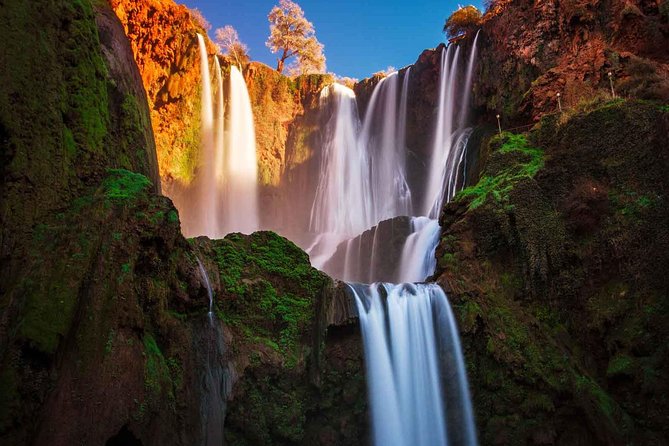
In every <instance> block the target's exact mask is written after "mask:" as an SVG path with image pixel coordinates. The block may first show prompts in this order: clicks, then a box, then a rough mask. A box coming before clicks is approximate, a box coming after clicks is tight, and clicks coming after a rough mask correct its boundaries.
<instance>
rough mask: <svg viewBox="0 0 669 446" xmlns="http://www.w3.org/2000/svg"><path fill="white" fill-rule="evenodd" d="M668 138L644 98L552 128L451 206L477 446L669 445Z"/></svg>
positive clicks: (499, 149)
mask: <svg viewBox="0 0 669 446" xmlns="http://www.w3.org/2000/svg"><path fill="white" fill-rule="evenodd" d="M621 128H624V129H625V132H620V130H619V129H621ZM668 130H669V115H668V113H667V110H666V107H660V106H657V105H653V104H649V103H641V102H635V101H622V100H617V101H613V102H594V103H591V104H589V105H587V106H583V108H582V109H580V110H578V111H573V112H572V113H570V114H564V115H549V116H546V117H544V118H543V119H542V120H541V122H540V124H539V125H538V126H536V127H535V128H534V129H533V130H532V131H531V132H530V133H529V135H527V136H523V135H511V134H504V135H503V136H502V137H496V138H494V139H493V140H492V141H491V142H490V143H489V145H488V149H489V150H488V153H489V156H488V157H487V160H486V161H487V162H486V168H485V170H484V171H483V174H482V177H481V179H480V181H479V182H478V184H476V185H475V186H472V187H470V188H468V189H466V190H465V191H464V192H463V193H462V194H461V195H460V196H459V199H457V200H456V201H455V202H452V203H451V204H449V205H447V206H446V208H445V211H444V214H443V215H442V218H441V223H442V226H443V235H442V239H441V243H440V246H439V248H438V251H437V258H438V261H439V273H438V281H439V283H441V284H442V286H443V287H444V288H445V289H447V290H449V295H450V298H451V300H452V302H453V303H454V307H455V310H456V313H457V314H458V316H459V321H460V328H461V332H462V340H463V348H464V351H465V356H466V358H467V363H468V366H467V368H468V371H469V377H470V383H471V388H472V394H473V399H474V407H475V410H476V417H477V420H478V426H479V432H480V437H481V441H482V444H602V445H604V444H606V445H613V444H621V445H622V444H661V443H662V442H663V441H666V438H667V435H668V434H669V432H668V431H667V428H666V423H665V422H664V421H663V416H664V415H663V414H665V415H666V413H667V411H668V410H669V408H668V407H667V406H666V401H665V399H664V398H663V397H661V396H660V395H664V394H665V393H666V391H667V389H666V383H665V382H664V381H663V380H662V379H658V377H660V376H665V375H666V374H667V372H669V370H668V369H667V364H669V361H668V360H669V357H668V356H667V350H666V348H665V347H664V344H665V343H664V342H663V341H662V339H664V338H665V337H666V334H667V333H666V326H667V325H666V322H667V317H668V316H669V314H668V313H667V308H668V307H667V295H668V294H667V291H668V290H669V281H668V280H667V278H666V277H665V276H664V275H662V274H658V271H662V270H664V269H666V267H667V265H669V257H668V256H667V252H669V251H667V248H669V245H668V244H669V234H668V232H667V227H669V226H668V223H669V214H668V213H667V207H666V205H665V203H666V200H667V197H668V195H667V193H668V192H669V189H668V186H669V185H668V184H667V181H666V172H667V169H669V152H667V148H668V147H669V140H668V136H667V135H669V131H668Z"/></svg>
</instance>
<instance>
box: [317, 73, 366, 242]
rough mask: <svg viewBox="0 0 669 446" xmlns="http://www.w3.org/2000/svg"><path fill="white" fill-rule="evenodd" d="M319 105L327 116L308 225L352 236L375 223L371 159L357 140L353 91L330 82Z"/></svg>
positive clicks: (357, 130)
mask: <svg viewBox="0 0 669 446" xmlns="http://www.w3.org/2000/svg"><path fill="white" fill-rule="evenodd" d="M320 106H321V109H322V110H323V112H324V113H326V116H328V117H329V118H328V119H327V122H326V123H325V125H324V127H323V131H322V132H323V135H324V137H323V146H322V148H321V151H322V152H321V166H320V178H319V182H318V187H317V189H316V195H315V197H314V202H313V206H312V208H311V218H310V222H309V227H310V229H311V230H313V231H315V232H317V233H320V234H323V233H330V234H340V235H342V236H349V237H352V236H354V235H357V234H359V233H361V232H362V231H364V230H365V229H367V228H369V227H370V226H372V225H373V224H374V220H373V215H372V213H373V211H372V207H371V206H372V203H371V190H370V181H369V173H368V172H369V169H370V166H369V163H370V160H369V156H368V154H367V153H366V152H365V150H363V147H361V146H360V144H358V132H359V128H360V120H359V118H358V107H357V104H356V101H355V93H353V90H351V89H350V88H348V87H345V86H343V85H340V84H332V85H330V86H329V87H326V88H324V89H323V90H322V91H321V96H320Z"/></svg>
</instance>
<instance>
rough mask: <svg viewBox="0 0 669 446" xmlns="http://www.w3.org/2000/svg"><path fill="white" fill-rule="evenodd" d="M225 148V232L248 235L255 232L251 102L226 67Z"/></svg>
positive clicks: (236, 75) (236, 73)
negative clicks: (227, 82) (226, 124)
mask: <svg viewBox="0 0 669 446" xmlns="http://www.w3.org/2000/svg"><path fill="white" fill-rule="evenodd" d="M228 109H229V112H228V115H229V117H228V119H229V120H228V122H229V127H228V143H227V144H226V147H228V150H227V152H226V155H227V157H226V167H227V170H226V174H227V175H226V182H227V187H226V200H225V202H226V205H227V207H226V208H227V212H226V214H225V232H244V233H247V234H248V233H251V232H253V231H257V230H258V229H259V218H258V192H257V187H258V186H257V184H258V161H257V157H256V138H255V129H254V126H253V112H252V111H251V100H250V99H249V93H248V90H247V89H246V82H245V81H244V77H243V76H242V73H240V72H239V70H238V69H237V67H235V66H234V65H233V66H231V67H230V99H229V101H228Z"/></svg>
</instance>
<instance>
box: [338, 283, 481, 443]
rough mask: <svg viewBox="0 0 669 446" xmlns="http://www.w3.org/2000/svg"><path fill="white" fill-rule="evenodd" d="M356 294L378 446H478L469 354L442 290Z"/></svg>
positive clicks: (377, 288) (372, 288)
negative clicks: (467, 366)
mask: <svg viewBox="0 0 669 446" xmlns="http://www.w3.org/2000/svg"><path fill="white" fill-rule="evenodd" d="M349 287H350V289H351V291H352V293H353V295H354V297H355V300H356V304H357V308H358V314H359V317H360V327H361V330H362V337H363V343H364V350H365V363H366V366H367V377H368V378H367V386H368V391H369V399H370V403H371V406H372V411H371V412H372V432H373V436H374V443H375V445H376V446H410V445H411V446H434V445H447V444H452V445H464V446H474V445H476V433H475V428H474V419H473V415H472V413H473V412H472V407H471V402H470V396H469V388H468V384H467V376H466V372H465V367H464V360H463V357H462V349H461V347H460V341H459V338H458V332H457V327H456V326H455V320H454V318H453V314H452V311H451V308H450V305H449V303H448V300H447V299H446V295H445V294H444V292H443V291H442V289H441V288H440V287H439V286H438V285H435V284H416V285H414V284H401V285H392V284H388V283H377V284H372V285H361V284H351V285H349ZM384 300H385V302H384ZM442 358H445V359H447V361H443V360H442ZM445 366H447V367H449V371H450V372H452V373H449V375H452V377H451V378H450V379H449V380H448V381H447V380H445V379H444V378H443V377H444V375H445V371H444V367H445Z"/></svg>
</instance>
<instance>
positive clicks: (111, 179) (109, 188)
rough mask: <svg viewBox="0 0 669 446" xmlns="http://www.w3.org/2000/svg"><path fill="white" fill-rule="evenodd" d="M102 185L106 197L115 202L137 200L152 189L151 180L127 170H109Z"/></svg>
mask: <svg viewBox="0 0 669 446" xmlns="http://www.w3.org/2000/svg"><path fill="white" fill-rule="evenodd" d="M107 173H108V176H107V178H106V179H105V180H104V182H103V183H102V188H103V190H104V193H105V197H106V198H107V199H108V200H110V201H114V202H124V201H131V200H135V199H137V198H138V197H140V196H141V195H142V194H143V193H144V192H146V190H147V189H149V188H150V187H151V180H149V179H148V178H147V177H145V176H144V175H142V174H139V173H134V172H130V171H128V170H125V169H109V170H107Z"/></svg>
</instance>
